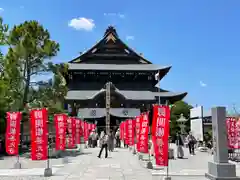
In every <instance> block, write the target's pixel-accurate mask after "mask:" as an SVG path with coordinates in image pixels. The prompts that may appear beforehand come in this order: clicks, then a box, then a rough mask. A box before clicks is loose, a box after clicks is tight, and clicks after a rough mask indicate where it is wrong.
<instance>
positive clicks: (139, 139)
mask: <svg viewBox="0 0 240 180" xmlns="http://www.w3.org/2000/svg"><path fill="white" fill-rule="evenodd" d="M148 117H149V116H148V113H143V114H141V115H140V116H138V117H136V119H128V120H126V121H124V122H122V123H121V124H120V138H121V139H122V140H123V141H124V143H125V144H127V145H129V146H133V145H134V144H135V143H136V144H137V150H138V151H139V152H141V153H149V152H148V139H149V137H148V136H149V134H150V128H149V125H148V122H149V119H148ZM169 120H170V109H169V107H168V106H162V105H154V106H153V119H152V129H151V130H152V132H151V135H152V142H153V146H154V152H155V159H156V164H157V165H160V166H168V136H169Z"/></svg>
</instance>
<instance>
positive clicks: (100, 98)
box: [65, 26, 187, 126]
mask: <svg viewBox="0 0 240 180" xmlns="http://www.w3.org/2000/svg"><path fill="white" fill-rule="evenodd" d="M170 69H171V66H160V65H156V64H152V63H151V62H150V61H148V60H147V59H145V58H144V57H143V56H142V55H141V54H138V53H137V52H135V51H134V50H133V49H131V48H130V47H128V46H127V45H126V44H125V43H124V42H123V41H122V40H121V39H120V37H119V36H118V34H117V32H116V29H115V28H114V27H112V26H109V27H108V28H107V30H106V32H105V33H104V36H103V38H102V39H101V40H100V41H99V42H97V44H95V45H94V46H93V47H91V48H90V49H89V50H87V51H86V52H84V53H81V55H80V56H79V57H77V58H75V59H73V60H72V61H70V62H69V70H68V71H69V72H68V77H66V82H67V85H68V88H69V90H68V93H67V95H66V98H65V100H66V103H67V104H68V106H70V107H71V108H70V109H71V111H72V115H74V116H78V117H79V118H82V119H84V120H88V121H91V122H95V123H97V125H98V126H105V122H106V121H105V119H106V115H107V114H106V113H109V114H110V115H109V116H110V125H111V126H118V124H119V123H120V122H121V121H122V120H124V119H127V118H132V117H135V116H137V115H139V114H140V113H141V112H144V111H146V110H149V109H150V108H151V105H152V104H154V103H158V100H159V96H160V101H161V104H165V103H166V102H168V103H170V104H171V103H174V102H176V101H179V100H182V99H183V98H184V97H185V96H186V95H187V93H185V92H184V93H174V92H170V91H167V90H164V89H162V88H161V89H159V88H157V87H156V84H157V83H158V81H157V80H155V74H156V73H159V74H160V78H159V80H161V79H162V78H163V77H164V76H165V75H166V74H167V73H168V72H169V70H170ZM107 83H109V84H110V102H109V103H110V104H109V105H110V109H109V112H107V111H106V105H107V104H106V84H107Z"/></svg>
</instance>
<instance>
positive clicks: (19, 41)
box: [8, 21, 59, 109]
mask: <svg viewBox="0 0 240 180" xmlns="http://www.w3.org/2000/svg"><path fill="white" fill-rule="evenodd" d="M8 41H9V44H10V48H9V56H12V57H14V58H16V60H17V63H18V66H17V67H18V68H19V73H20V75H21V77H22V80H23V81H22V84H21V87H22V89H23V91H22V98H21V100H22V101H21V107H20V108H21V109H22V108H23V107H24V105H25V103H27V102H28V100H29V89H30V86H31V77H32V76H34V75H41V73H43V72H46V71H48V70H49V69H48V66H47V63H46V60H49V59H51V58H52V57H54V56H56V55H57V52H58V51H59V44H58V43H57V42H55V41H53V40H51V39H50V34H49V32H48V30H46V29H45V28H44V27H43V26H42V25H41V24H39V23H38V22H37V21H25V22H24V23H22V24H20V25H17V26H14V27H13V28H12V30H11V31H10V32H9V37H8Z"/></svg>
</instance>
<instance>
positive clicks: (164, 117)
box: [152, 105, 170, 166]
mask: <svg viewBox="0 0 240 180" xmlns="http://www.w3.org/2000/svg"><path fill="white" fill-rule="evenodd" d="M169 120H170V109H169V107H168V106H163V105H154V106H153V121H152V136H153V144H154V151H155V158H156V164H157V165H159V166H168V137H169Z"/></svg>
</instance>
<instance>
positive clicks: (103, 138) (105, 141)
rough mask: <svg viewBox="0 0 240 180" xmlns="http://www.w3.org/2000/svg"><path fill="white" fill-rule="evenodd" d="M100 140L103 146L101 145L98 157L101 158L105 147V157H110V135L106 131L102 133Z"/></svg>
mask: <svg viewBox="0 0 240 180" xmlns="http://www.w3.org/2000/svg"><path fill="white" fill-rule="evenodd" d="M100 141H101V144H102V146H101V150H100V152H99V155H98V158H101V155H102V151H103V149H105V158H107V157H108V135H107V134H106V132H105V131H104V132H103V134H102V135H101V137H100Z"/></svg>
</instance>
